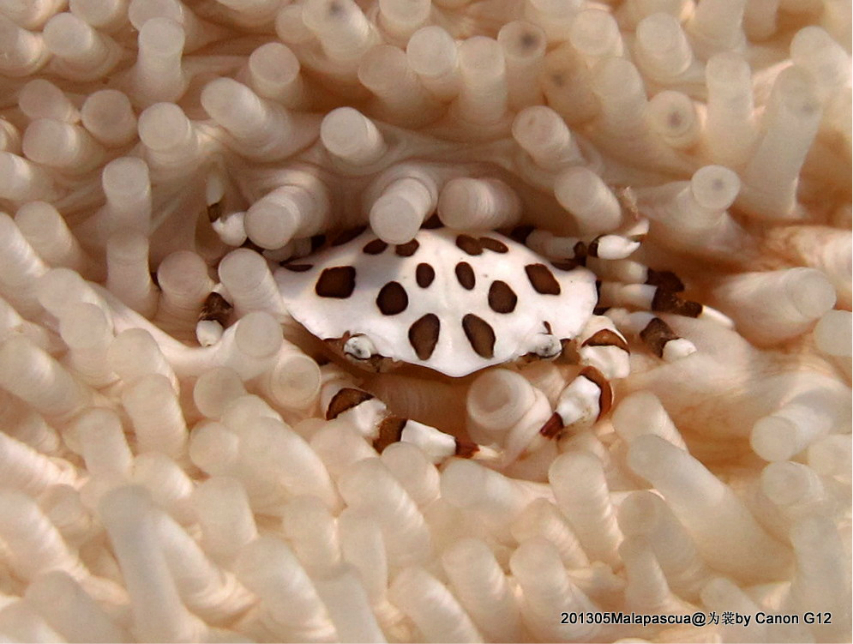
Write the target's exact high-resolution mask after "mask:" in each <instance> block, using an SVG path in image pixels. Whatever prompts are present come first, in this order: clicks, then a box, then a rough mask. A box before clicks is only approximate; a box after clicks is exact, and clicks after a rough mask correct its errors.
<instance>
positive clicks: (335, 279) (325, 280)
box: [314, 266, 355, 299]
mask: <svg viewBox="0 0 853 644" xmlns="http://www.w3.org/2000/svg"><path fill="white" fill-rule="evenodd" d="M354 290H355V268H353V267H352V266H335V267H333V268H327V269H324V270H323V272H322V273H321V274H320V279H318V280H317V285H316V286H315V287H314V292H315V293H317V295H319V296H320V297H334V298H338V299H346V298H348V297H349V296H350V295H352V292H353V291H354Z"/></svg>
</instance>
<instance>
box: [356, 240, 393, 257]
mask: <svg viewBox="0 0 853 644" xmlns="http://www.w3.org/2000/svg"><path fill="white" fill-rule="evenodd" d="M386 248H388V244H386V243H385V242H384V241H382V240H381V239H374V240H373V241H369V242H367V243H366V244H365V245H364V248H362V249H361V252H363V253H365V254H367V255H379V254H380V253H382V252H383V251H384V250H385V249H386Z"/></svg>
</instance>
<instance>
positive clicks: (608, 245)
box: [511, 220, 648, 265]
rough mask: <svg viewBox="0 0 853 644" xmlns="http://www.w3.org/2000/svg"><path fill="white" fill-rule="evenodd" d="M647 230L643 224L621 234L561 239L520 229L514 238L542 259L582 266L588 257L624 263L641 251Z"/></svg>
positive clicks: (544, 233) (529, 228) (646, 226)
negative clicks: (626, 259) (623, 260)
mask: <svg viewBox="0 0 853 644" xmlns="http://www.w3.org/2000/svg"><path fill="white" fill-rule="evenodd" d="M647 230H648V222H647V221H645V220H642V221H640V222H638V223H637V224H636V225H635V226H633V227H632V228H631V229H630V230H628V231H627V232H625V233H622V234H616V233H608V234H605V235H598V236H596V237H593V238H578V237H562V236H559V235H555V234H553V233H550V232H548V231H546V230H538V229H535V228H533V227H531V226H518V227H516V228H515V229H513V231H512V233H511V237H512V238H513V239H515V240H516V241H517V242H519V243H522V244H524V245H526V246H527V247H528V248H530V249H531V250H533V251H534V252H536V253H539V254H540V255H544V256H545V257H548V258H550V259H553V260H556V261H571V262H577V263H578V264H579V265H583V264H584V263H585V262H586V258H587V257H596V258H601V259H604V260H617V259H625V258H626V257H628V256H629V255H631V254H632V253H633V252H634V251H636V250H637V249H638V248H639V247H640V242H641V240H642V239H643V237H644V236H645V233H646V231H647Z"/></svg>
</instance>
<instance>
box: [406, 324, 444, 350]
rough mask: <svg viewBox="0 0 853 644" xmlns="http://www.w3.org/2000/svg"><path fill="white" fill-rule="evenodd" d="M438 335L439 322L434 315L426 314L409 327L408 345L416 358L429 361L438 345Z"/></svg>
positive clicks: (439, 330) (439, 329)
mask: <svg viewBox="0 0 853 644" xmlns="http://www.w3.org/2000/svg"><path fill="white" fill-rule="evenodd" d="M440 333H441V321H440V320H439V319H438V316H437V315H435V314H434V313H427V314H426V315H424V316H423V317H421V318H419V319H418V320H416V321H415V322H413V323H412V326H410V327H409V343H410V344H411V345H412V348H413V349H414V350H415V354H416V355H417V356H418V358H420V359H421V360H429V358H430V356H431V355H432V352H433V351H435V345H436V344H438V336H439V335H440Z"/></svg>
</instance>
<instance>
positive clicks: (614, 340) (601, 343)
mask: <svg viewBox="0 0 853 644" xmlns="http://www.w3.org/2000/svg"><path fill="white" fill-rule="evenodd" d="M582 346H584V347H619V348H620V349H622V351H625V352H626V353H631V351H630V349H628V343H627V342H625V338H623V337H622V336H621V335H619V334H618V333H616V332H615V331H613V330H611V329H601V331H596V332H595V333H593V334H592V335H591V336H590V337H589V338H587V339H586V340H585V341H584V343H583V345H582Z"/></svg>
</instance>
